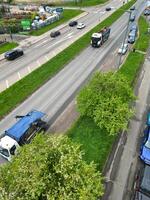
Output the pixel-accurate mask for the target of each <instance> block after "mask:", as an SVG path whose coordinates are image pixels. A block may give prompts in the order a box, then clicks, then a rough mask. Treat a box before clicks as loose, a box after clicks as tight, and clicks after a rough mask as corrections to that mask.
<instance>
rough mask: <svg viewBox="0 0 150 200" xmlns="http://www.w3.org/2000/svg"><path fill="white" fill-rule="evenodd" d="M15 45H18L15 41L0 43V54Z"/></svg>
mask: <svg viewBox="0 0 150 200" xmlns="http://www.w3.org/2000/svg"><path fill="white" fill-rule="evenodd" d="M17 46H18V44H17V43H16V42H6V43H4V44H1V45H0V54H2V53H5V52H6V51H9V50H11V49H13V48H15V47H17Z"/></svg>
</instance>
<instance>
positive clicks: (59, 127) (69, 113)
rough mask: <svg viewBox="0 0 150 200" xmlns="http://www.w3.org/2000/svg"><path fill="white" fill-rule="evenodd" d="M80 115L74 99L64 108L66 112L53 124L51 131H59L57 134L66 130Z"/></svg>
mask: <svg viewBox="0 0 150 200" xmlns="http://www.w3.org/2000/svg"><path fill="white" fill-rule="evenodd" d="M78 117H79V113H78V112H77V109H76V103H75V100H73V101H72V102H71V103H70V104H69V105H68V106H67V108H66V109H65V110H64V112H63V113H62V114H61V115H60V116H59V117H58V118H57V120H56V121H55V122H54V123H53V124H52V126H51V127H50V129H49V131H50V132H51V133H57V134H61V133H63V132H66V131H67V130H68V129H69V128H70V127H71V126H72V124H73V123H74V121H75V120H77V119H78Z"/></svg>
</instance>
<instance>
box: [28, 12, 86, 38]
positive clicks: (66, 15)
mask: <svg viewBox="0 0 150 200" xmlns="http://www.w3.org/2000/svg"><path fill="white" fill-rule="evenodd" d="M82 12H83V11H82V10H70V9H65V10H64V13H63V17H62V18H61V19H60V20H59V21H56V22H54V23H53V24H50V25H48V26H44V27H42V28H41V29H39V30H33V31H31V32H30V33H29V35H33V36H39V35H42V34H43V33H45V32H47V31H49V30H51V29H53V28H55V27H57V26H59V25H60V24H63V23H64V22H67V21H68V20H70V19H72V18H73V17H76V16H77V15H79V14H81V13H82Z"/></svg>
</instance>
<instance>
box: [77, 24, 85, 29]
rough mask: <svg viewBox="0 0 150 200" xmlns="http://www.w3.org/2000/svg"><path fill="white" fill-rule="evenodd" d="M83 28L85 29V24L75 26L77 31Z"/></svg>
mask: <svg viewBox="0 0 150 200" xmlns="http://www.w3.org/2000/svg"><path fill="white" fill-rule="evenodd" d="M83 28H85V24H84V23H79V24H78V25H77V29H83Z"/></svg>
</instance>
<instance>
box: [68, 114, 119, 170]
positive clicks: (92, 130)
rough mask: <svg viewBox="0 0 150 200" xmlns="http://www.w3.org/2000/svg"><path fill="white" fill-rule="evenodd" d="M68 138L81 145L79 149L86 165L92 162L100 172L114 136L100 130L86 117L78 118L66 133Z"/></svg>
mask: <svg viewBox="0 0 150 200" xmlns="http://www.w3.org/2000/svg"><path fill="white" fill-rule="evenodd" d="M68 136H69V137H70V138H71V139H72V140H73V141H74V142H77V143H79V144H81V149H82V150H83V151H84V152H85V154H84V155H83V159H84V160H85V161H86V162H87V163H91V162H92V161H94V163H95V164H96V165H97V169H98V170H99V171H102V169H103V167H104V164H105V162H106V160H107V158H108V155H109V153H110V151H111V148H112V144H113V142H114V140H115V139H116V136H113V135H109V134H108V133H107V132H106V130H104V129H100V128H99V127H98V126H97V125H96V124H95V123H94V121H93V120H92V119H91V118H88V117H80V118H79V119H78V120H77V122H76V123H75V124H74V125H73V127H72V128H71V129H70V130H69V131H68Z"/></svg>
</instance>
